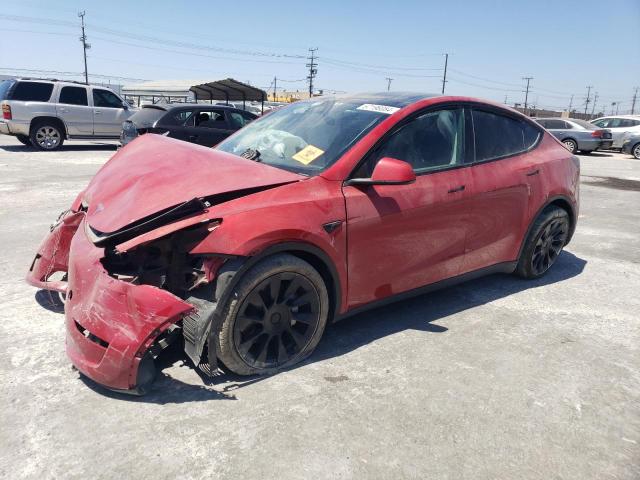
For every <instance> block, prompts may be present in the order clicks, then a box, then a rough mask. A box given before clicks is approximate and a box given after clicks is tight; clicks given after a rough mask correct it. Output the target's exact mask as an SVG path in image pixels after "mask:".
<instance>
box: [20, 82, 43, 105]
mask: <svg viewBox="0 0 640 480" xmlns="http://www.w3.org/2000/svg"><path fill="white" fill-rule="evenodd" d="M51 92H53V83H42V82H18V83H17V84H16V85H15V86H14V87H13V90H12V92H11V100H23V101H28V102H48V101H49V99H50V98H51Z"/></svg>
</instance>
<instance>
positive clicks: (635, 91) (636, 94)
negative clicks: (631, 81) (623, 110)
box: [631, 87, 638, 115]
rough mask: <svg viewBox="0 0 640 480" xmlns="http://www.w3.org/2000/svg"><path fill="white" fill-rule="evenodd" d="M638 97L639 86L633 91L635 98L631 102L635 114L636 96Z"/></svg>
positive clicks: (632, 111) (632, 112)
mask: <svg viewBox="0 0 640 480" xmlns="http://www.w3.org/2000/svg"><path fill="white" fill-rule="evenodd" d="M637 97H638V87H636V88H635V90H634V91H633V100H632V102H631V115H633V114H634V113H635V111H636V98H637Z"/></svg>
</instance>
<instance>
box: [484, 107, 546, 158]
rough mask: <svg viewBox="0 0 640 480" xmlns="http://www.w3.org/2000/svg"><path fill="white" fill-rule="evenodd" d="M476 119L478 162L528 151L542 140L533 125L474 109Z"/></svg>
mask: <svg viewBox="0 0 640 480" xmlns="http://www.w3.org/2000/svg"><path fill="white" fill-rule="evenodd" d="M472 116H473V131H474V141H475V151H476V161H477V162H483V161H487V160H495V159H498V158H502V157H508V156H511V155H516V154H518V153H522V152H526V151H527V150H529V149H530V148H532V147H533V146H534V145H535V144H536V143H537V141H538V138H539V137H540V131H539V130H538V129H537V128H536V127H534V126H533V125H531V124H529V123H528V122H525V121H522V120H518V119H515V118H511V117H508V116H506V115H501V114H498V113H494V112H488V111H484V110H476V109H474V110H473V112H472Z"/></svg>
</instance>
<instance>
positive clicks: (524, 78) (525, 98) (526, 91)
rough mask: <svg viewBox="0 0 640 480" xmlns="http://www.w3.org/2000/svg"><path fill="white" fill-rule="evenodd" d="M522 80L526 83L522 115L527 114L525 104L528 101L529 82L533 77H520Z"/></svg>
mask: <svg viewBox="0 0 640 480" xmlns="http://www.w3.org/2000/svg"><path fill="white" fill-rule="evenodd" d="M522 79H523V80H526V81H527V89H526V90H525V94H524V114H525V115H526V114H527V102H528V101H529V82H531V80H533V77H522Z"/></svg>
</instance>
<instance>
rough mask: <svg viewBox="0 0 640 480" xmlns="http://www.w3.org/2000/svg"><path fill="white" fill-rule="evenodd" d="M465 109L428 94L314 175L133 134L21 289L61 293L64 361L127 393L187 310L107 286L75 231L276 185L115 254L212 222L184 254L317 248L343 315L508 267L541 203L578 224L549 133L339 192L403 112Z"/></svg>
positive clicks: (383, 166)
mask: <svg viewBox="0 0 640 480" xmlns="http://www.w3.org/2000/svg"><path fill="white" fill-rule="evenodd" d="M472 100H473V99H469V98H466V97H437V98H431V99H427V100H422V101H419V102H416V103H414V104H412V105H409V106H407V107H405V108H403V109H401V110H399V111H398V112H396V113H395V114H393V115H390V116H389V117H388V118H386V119H385V120H384V121H383V122H382V123H380V124H379V125H378V126H377V127H376V128H374V129H373V130H372V131H371V132H370V133H369V134H367V135H366V136H364V137H363V138H362V139H361V140H360V141H359V142H357V143H356V144H355V145H354V146H353V147H352V148H351V149H349V150H347V151H346V152H345V153H344V154H343V156H342V157H341V158H340V159H339V160H338V161H337V162H336V163H335V164H334V165H332V166H331V167H329V168H328V169H327V170H325V171H324V172H323V173H322V174H321V175H318V176H315V177H311V178H307V177H304V176H302V175H297V174H294V173H290V172H287V171H284V170H280V169H277V168H273V167H270V166H267V165H264V164H261V163H256V162H253V161H249V160H245V159H242V158H240V157H237V156H234V155H230V154H226V153H223V152H220V151H216V150H211V149H208V148H204V147H199V146H196V145H193V144H189V143H184V142H180V141H177V140H172V139H169V138H165V137H159V136H156V135H144V136H142V137H141V138H139V139H138V140H136V141H134V142H132V143H131V144H130V145H128V146H127V147H126V148H124V149H122V150H121V151H120V152H119V153H117V154H116V155H114V157H113V158H112V159H111V160H110V161H109V162H108V163H107V164H106V165H105V166H104V167H103V168H102V169H101V170H100V172H99V173H98V174H97V175H96V176H95V178H94V179H93V180H92V182H91V183H90V185H89V186H88V187H87V189H86V190H85V191H84V192H83V193H82V194H81V195H80V196H79V197H78V198H77V199H76V201H75V202H74V204H73V209H74V210H76V211H77V210H78V209H79V208H80V205H81V203H82V202H83V201H84V204H85V205H88V206H89V208H88V211H87V212H86V214H85V213H83V212H79V213H71V214H69V215H68V216H66V217H65V218H64V220H63V222H62V223H61V224H59V225H58V226H57V227H56V228H55V229H54V230H53V232H52V233H51V234H50V235H49V236H48V237H47V238H46V239H45V241H44V243H43V244H42V245H41V247H40V249H39V250H38V252H39V255H40V258H39V259H38V260H37V261H36V262H35V264H34V268H33V270H32V271H31V272H30V273H29V274H28V277H27V280H28V281H29V283H31V284H33V285H35V286H38V287H40V288H49V289H54V290H60V291H65V289H66V290H68V295H70V296H71V299H69V300H68V303H67V305H66V307H65V314H66V318H67V331H68V332H67V335H68V340H67V351H68V354H69V356H70V358H71V360H72V362H73V363H74V365H76V366H77V367H78V368H79V369H80V370H81V371H82V372H83V373H85V374H86V375H87V376H89V377H91V378H93V379H94V380H96V381H98V382H99V383H102V384H104V385H107V386H109V387H111V388H119V389H127V388H131V387H133V386H134V384H135V378H136V369H137V364H138V362H139V358H140V354H141V353H144V351H145V349H146V348H148V347H149V345H150V344H151V343H152V341H153V337H154V335H157V334H158V333H159V332H160V331H162V330H163V329H166V328H168V327H169V326H170V325H171V324H172V323H175V322H177V321H179V320H180V319H181V318H182V316H183V315H184V314H186V313H187V312H188V311H189V310H190V309H191V306H190V305H189V304H188V303H186V302H184V301H183V300H181V299H180V298H178V297H176V296H174V295H173V294H171V293H170V292H168V291H165V290H161V289H158V288H156V287H153V286H150V285H134V284H131V283H127V282H125V281H120V280H117V279H115V278H112V277H110V276H109V275H108V274H107V272H106V271H105V270H104V268H103V267H102V264H101V263H100V259H101V258H102V257H103V256H104V250H103V249H102V248H98V247H96V246H94V245H93V244H92V243H91V242H90V241H89V240H88V239H87V237H86V234H85V232H84V223H81V222H88V223H89V224H90V225H91V227H92V228H94V229H96V230H99V231H103V232H112V231H114V230H117V229H120V228H122V227H124V226H126V225H128V224H130V223H131V222H133V221H136V220H139V219H141V218H144V217H147V216H149V215H152V214H154V213H156V212H158V211H160V210H163V209H167V208H169V207H173V206H175V205H178V204H180V203H182V202H184V201H187V200H190V199H193V198H195V197H206V196H211V195H215V194H221V193H228V192H234V191H237V190H242V189H247V188H254V187H268V186H273V185H280V184H282V185H281V186H277V187H275V188H269V189H266V190H263V191H260V192H258V193H254V194H251V195H248V196H241V197H239V198H236V199H233V200H230V201H225V202H222V203H220V204H214V205H212V206H211V207H210V208H208V209H207V210H206V211H204V212H202V213H199V214H195V215H192V216H190V217H187V218H183V219H181V220H178V221H174V222H173V223H170V224H167V225H163V226H160V227H158V228H156V229H155V230H152V231H150V232H146V233H143V234H141V235H139V236H137V237H135V238H132V239H130V240H127V241H125V242H123V243H121V244H120V245H117V246H116V248H117V250H118V251H120V252H125V251H128V250H131V249H135V248H137V247H140V246H141V245H143V244H145V243H148V242H150V241H153V240H155V239H158V238H160V237H163V236H166V235H169V234H171V233H173V232H176V231H179V230H181V229H183V228H186V227H189V226H194V225H199V224H203V223H206V222H208V221H210V220H212V219H221V224H220V225H218V226H215V227H212V228H211V231H210V233H209V234H208V236H206V238H204V239H203V240H202V241H201V242H200V243H199V244H197V245H196V246H195V247H193V249H192V250H191V253H192V254H219V255H232V256H240V257H250V256H254V255H259V254H260V253H261V252H263V251H264V250H265V249H267V248H269V247H272V246H275V245H278V244H282V243H287V242H297V243H299V244H306V245H311V246H313V247H316V248H317V249H319V250H321V251H322V252H324V254H325V255H326V257H327V258H328V259H329V260H330V262H331V263H332V264H333V268H334V269H335V271H336V273H337V277H338V281H339V284H340V285H339V286H340V293H341V298H340V313H345V312H347V311H348V310H350V309H353V308H355V307H358V306H361V305H364V304H367V303H369V302H372V301H375V300H380V299H383V298H386V297H388V296H390V295H395V294H398V293H401V292H405V291H407V290H412V289H415V288H417V287H420V286H423V285H426V284H430V283H433V282H437V281H439V280H444V279H447V278H450V277H453V276H456V275H459V274H462V273H465V272H469V271H473V270H477V269H479V268H483V267H487V266H491V265H493V264H496V263H500V262H511V261H515V260H517V257H518V254H519V249H520V246H521V245H522V242H523V239H524V236H525V234H526V232H527V229H528V227H529V225H530V224H531V223H532V221H533V220H534V219H535V216H536V215H537V213H538V212H539V211H540V208H541V207H543V206H544V205H545V204H546V202H547V201H548V200H549V199H550V198H552V197H555V196H563V197H564V198H566V199H567V201H568V202H569V203H570V204H571V205H572V207H573V209H574V212H575V214H576V215H577V209H578V198H577V195H578V177H579V168H578V165H577V164H576V163H575V162H574V160H573V158H572V156H571V154H570V153H569V152H568V151H567V150H566V149H565V148H564V147H563V146H562V145H561V144H560V143H559V142H558V141H556V140H555V139H554V138H553V137H551V136H550V135H549V134H548V133H546V132H545V133H543V138H542V140H541V141H540V143H539V145H538V146H537V147H536V148H535V149H533V150H532V151H531V152H528V153H524V154H521V155H517V156H514V157H510V158H507V159H502V160H497V161H493V162H488V163H482V164H476V165H468V166H463V167H460V168H455V169H450V170H445V171H440V172H432V173H429V174H423V175H418V176H417V177H416V176H415V174H414V173H413V171H411V169H409V170H407V164H405V163H404V162H402V161H399V160H401V159H398V160H395V159H389V158H386V159H384V160H383V161H381V162H380V163H379V164H378V166H377V167H376V169H374V174H373V180H374V181H375V180H376V178H377V179H378V180H380V179H382V180H395V181H398V182H412V183H409V184H403V185H389V184H387V185H368V186H367V185H349V186H346V185H344V183H343V182H344V180H346V179H348V178H349V175H350V174H351V172H352V171H353V170H354V168H355V167H356V165H357V164H358V162H359V161H360V159H362V158H363V156H364V155H365V154H366V153H367V152H368V151H369V149H370V148H371V147H372V146H373V145H374V144H375V143H376V142H377V141H378V140H379V139H380V138H381V137H382V136H383V135H384V134H385V133H386V132H388V131H389V129H390V128H392V127H393V126H394V125H396V124H397V123H398V122H400V121H402V120H403V119H405V118H406V117H407V116H409V115H411V114H413V113H415V112H417V111H419V110H421V109H423V108H426V107H430V106H434V105H437V104H446V103H447V102H452V101H455V102H460V101H472ZM494 106H495V105H494ZM496 107H497V108H503V107H498V106H496ZM414 180H415V181H414ZM461 186H464V189H460V187H461ZM336 220H340V221H342V224H341V226H340V227H339V228H338V229H336V230H334V231H332V232H331V233H327V232H326V231H325V230H324V228H323V225H324V224H326V223H329V222H335V221H336ZM219 267H220V261H219V259H216V260H212V261H210V262H209V263H207V264H206V265H205V277H209V276H214V275H216V272H217V270H218V268H219ZM56 270H57V271H68V272H69V282H68V287H66V286H65V285H64V284H63V283H51V282H47V281H46V276H47V274H48V273H47V272H51V271H56ZM76 322H78V323H79V324H80V325H82V327H83V328H85V329H88V330H89V331H90V332H91V333H92V334H93V335H95V336H97V337H99V338H100V339H102V340H103V341H105V342H108V343H109V346H108V348H104V347H103V346H101V345H99V344H97V343H95V342H93V341H91V340H89V339H88V338H86V337H85V336H83V335H82V334H81V333H80V331H79V330H78V328H77V326H76ZM136 354H138V356H136Z"/></svg>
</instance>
